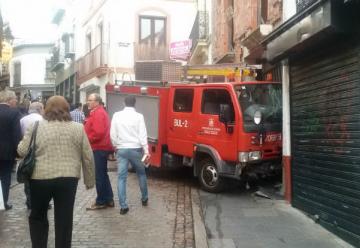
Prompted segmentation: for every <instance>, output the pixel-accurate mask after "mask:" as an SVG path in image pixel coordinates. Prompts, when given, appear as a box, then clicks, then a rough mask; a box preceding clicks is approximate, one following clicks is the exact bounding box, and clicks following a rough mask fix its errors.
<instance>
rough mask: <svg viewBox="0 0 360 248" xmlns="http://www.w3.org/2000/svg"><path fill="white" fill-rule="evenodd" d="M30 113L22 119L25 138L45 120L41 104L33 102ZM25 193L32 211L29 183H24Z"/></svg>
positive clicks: (22, 130)
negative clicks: (26, 132)
mask: <svg viewBox="0 0 360 248" xmlns="http://www.w3.org/2000/svg"><path fill="white" fill-rule="evenodd" d="M28 113H29V114H28V115H25V116H24V117H22V118H21V119H20V126H21V134H22V135H23V136H24V135H25V131H26V130H27V129H28V128H30V127H31V126H33V125H34V123H35V122H36V121H42V120H43V117H42V115H43V113H44V105H43V104H42V103H41V102H32V103H30V105H29V110H28ZM24 192H25V196H26V202H25V204H26V206H27V208H28V209H31V202H30V187H29V182H25V183H24ZM49 206H50V205H49Z"/></svg>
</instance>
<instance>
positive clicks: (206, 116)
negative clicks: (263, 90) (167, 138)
mask: <svg viewBox="0 0 360 248" xmlns="http://www.w3.org/2000/svg"><path fill="white" fill-rule="evenodd" d="M221 104H227V105H229V106H230V109H231V111H232V123H231V124H232V132H229V131H227V128H226V126H225V124H224V123H222V122H220V120H219V112H220V105H221ZM198 113H199V116H198V117H197V118H196V119H197V124H198V125H197V129H196V140H197V142H198V143H200V144H206V145H210V146H212V147H214V148H215V149H216V150H217V151H218V153H219V154H220V156H221V158H222V159H223V160H230V161H234V160H236V158H237V138H236V137H237V134H238V132H237V128H236V123H235V114H234V106H233V103H232V101H231V97H230V94H229V92H228V91H227V90H226V89H204V90H203V91H202V96H201V109H200V111H199V112H198ZM228 130H229V129H228Z"/></svg>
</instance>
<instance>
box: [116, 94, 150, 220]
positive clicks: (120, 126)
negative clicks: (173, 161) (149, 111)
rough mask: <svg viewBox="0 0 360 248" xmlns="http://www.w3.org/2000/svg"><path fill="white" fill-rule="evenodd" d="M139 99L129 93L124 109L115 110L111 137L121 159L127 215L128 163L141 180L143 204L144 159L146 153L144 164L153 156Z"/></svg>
mask: <svg viewBox="0 0 360 248" xmlns="http://www.w3.org/2000/svg"><path fill="white" fill-rule="evenodd" d="M135 103H136V98H135V97H134V96H127V97H126V98H125V108H124V109H123V110H122V111H119V112H116V113H115V114H114V116H113V118H112V121H111V129H110V137H111V142H112V144H113V146H114V147H115V148H116V158H117V161H118V194H119V203H120V207H121V209H120V214H122V215H123V214H126V213H127V212H128V211H129V206H128V203H127V200H126V181H127V175H128V164H129V163H130V164H131V165H132V168H134V169H135V171H136V174H137V176H138V179H139V186H140V191H141V203H142V205H143V206H147V204H148V188H147V179H146V173H145V165H144V163H143V162H142V157H143V155H145V156H144V158H145V161H144V162H145V163H147V162H148V161H149V159H150V155H149V151H148V142H147V132H146V127H145V121H144V116H143V115H142V114H140V113H138V112H136V111H135Z"/></svg>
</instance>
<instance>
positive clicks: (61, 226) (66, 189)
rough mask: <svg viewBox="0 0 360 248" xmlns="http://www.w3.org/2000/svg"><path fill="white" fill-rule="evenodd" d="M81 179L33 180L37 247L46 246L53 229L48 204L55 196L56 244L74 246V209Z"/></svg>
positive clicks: (33, 231) (31, 222)
mask: <svg viewBox="0 0 360 248" xmlns="http://www.w3.org/2000/svg"><path fill="white" fill-rule="evenodd" d="M77 185H78V179H77V178H75V177H66V178H55V179H49V180H30V197H31V212H30V216H29V227H30V236H31V243H32V247H33V248H46V247H47V241H48V233H49V221H48V218H47V211H48V205H49V202H50V200H51V199H53V200H54V218H55V247H56V248H68V247H71V238H72V227H73V211H74V202H75V195H76V189H77Z"/></svg>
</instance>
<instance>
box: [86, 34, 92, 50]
mask: <svg viewBox="0 0 360 248" xmlns="http://www.w3.org/2000/svg"><path fill="white" fill-rule="evenodd" d="M91 48H92V47H91V33H88V34H87V35H86V51H87V52H90V51H91Z"/></svg>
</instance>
